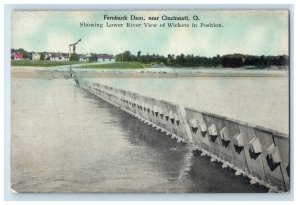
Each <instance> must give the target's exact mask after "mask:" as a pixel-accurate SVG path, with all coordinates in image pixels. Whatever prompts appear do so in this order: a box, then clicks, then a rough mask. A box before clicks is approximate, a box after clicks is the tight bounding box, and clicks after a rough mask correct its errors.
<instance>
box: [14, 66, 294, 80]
mask: <svg viewBox="0 0 300 205" xmlns="http://www.w3.org/2000/svg"><path fill="white" fill-rule="evenodd" d="M73 70H74V72H75V73H76V75H77V77H84V78H98V77H112V78H113V77H163V78H169V77H171V78H174V77H289V71H288V70H245V69H204V68H201V69H177V70H175V71H174V70H163V69H162V70H160V69H156V70H155V69H141V70H139V69H132V70H130V69H128V70H117V69H105V70H104V69H101V70H100V69H99V70H94V69H81V68H73ZM68 71H69V68H68V67H63V68H58V67H52V68H45V67H26V68H24V67H22V66H12V67H11V76H12V77H46V76H49V75H53V73H54V74H56V75H57V76H61V77H63V74H66V73H67V72H68Z"/></svg>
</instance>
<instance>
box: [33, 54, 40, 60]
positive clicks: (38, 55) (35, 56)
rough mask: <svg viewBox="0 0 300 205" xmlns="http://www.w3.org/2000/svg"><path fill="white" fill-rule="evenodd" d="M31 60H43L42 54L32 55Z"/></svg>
mask: <svg viewBox="0 0 300 205" xmlns="http://www.w3.org/2000/svg"><path fill="white" fill-rule="evenodd" d="M31 60H41V54H39V53H31Z"/></svg>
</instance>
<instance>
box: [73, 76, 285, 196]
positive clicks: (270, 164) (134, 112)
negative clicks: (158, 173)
mask: <svg viewBox="0 0 300 205" xmlns="http://www.w3.org/2000/svg"><path fill="white" fill-rule="evenodd" d="M75 81H76V83H77V85H78V86H79V87H81V88H83V89H85V90H86V91H88V92H90V93H92V94H93V95H95V96H97V97H99V98H100V99H102V100H104V101H106V102H108V103H110V104H112V105H113V106H115V107H116V108H118V109H120V110H122V111H124V112H126V113H128V114H130V115H131V116H133V117H135V118H137V119H138V120H139V121H141V122H143V123H145V124H146V125H147V126H149V127H150V128H151V129H152V130H153V131H159V132H161V133H162V134H164V135H165V137H168V138H171V139H176V141H177V142H178V143H179V144H188V145H191V146H192V147H193V152H194V153H195V154H199V156H200V157H209V158H210V161H211V162H218V163H221V164H222V166H221V169H231V170H234V172H235V175H236V176H246V177H248V178H249V180H250V184H259V185H263V186H265V187H267V188H268V189H269V190H270V191H271V192H286V191H289V186H290V185H289V184H290V183H289V181H290V179H289V172H290V171H289V167H290V161H289V160H290V159H289V147H290V145H289V136H288V134H285V133H282V132H280V131H278V130H275V129H269V128H265V127H263V126H257V125H252V124H250V123H245V122H243V121H239V120H235V119H232V118H230V117H227V116H223V115H218V114H215V113H211V112H207V111H203V110H199V109H197V107H196V108H195V107H193V106H185V105H183V104H176V103H175V102H170V101H166V100H163V99H159V98H157V97H153V96H147V95H143V94H141V93H138V92H132V91H128V90H125V89H120V88H117V87H114V86H108V85H105V84H102V83H101V82H98V81H97V80H96V79H95V78H88V79H85V78H80V77H78V78H77V77H76V76H75Z"/></svg>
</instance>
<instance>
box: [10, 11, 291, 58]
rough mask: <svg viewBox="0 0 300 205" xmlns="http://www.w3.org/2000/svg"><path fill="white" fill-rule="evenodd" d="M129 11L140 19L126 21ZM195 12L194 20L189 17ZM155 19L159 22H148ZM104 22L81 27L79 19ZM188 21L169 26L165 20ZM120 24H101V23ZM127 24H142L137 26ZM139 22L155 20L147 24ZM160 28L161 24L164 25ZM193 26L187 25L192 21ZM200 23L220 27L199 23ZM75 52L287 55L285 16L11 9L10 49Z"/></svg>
mask: <svg viewBox="0 0 300 205" xmlns="http://www.w3.org/2000/svg"><path fill="white" fill-rule="evenodd" d="M104 15H107V16H115V15H116V16H124V15H125V16H127V17H128V18H129V20H127V21H120V20H119V21H117V20H105V19H104ZM131 15H134V16H139V17H143V18H144V19H145V20H130V17H131ZM164 15H165V16H169V17H172V16H177V17H183V16H188V17H189V19H190V21H186V20H182V21H176V20H162V16H164ZM193 16H197V17H198V18H199V20H193ZM149 17H159V20H149V19H148V18H149ZM82 22H85V23H90V24H93V23H97V24H103V27H102V28H99V27H96V28H95V27H94V28H91V27H80V23H82ZM172 22H173V23H181V24H186V23H187V24H189V27H188V28H185V27H183V28H170V27H168V26H167V24H168V23H172ZM107 23H108V24H121V23H123V24H124V25H123V26H122V27H121V28H120V27H119V28H118V27H106V24H107ZM126 23H134V24H140V23H141V24H142V25H141V27H140V28H136V27H135V28H132V27H130V28H129V27H126V26H125V24H126ZM144 23H154V24H157V27H156V28H153V27H151V28H149V27H148V28H146V27H144ZM164 23H165V27H160V24H164ZM192 23H194V24H197V25H198V27H191V24H192ZM201 23H205V24H210V23H216V24H221V25H222V27H200V24H201ZM80 38H81V39H82V41H81V42H80V43H79V44H78V45H77V47H76V51H77V53H83V54H84V53H108V54H113V55H116V54H119V53H122V52H124V51H126V50H129V51H131V53H133V54H135V55H136V54H137V52H138V51H141V54H142V55H145V54H147V53H148V54H159V55H165V56H166V55H168V54H175V55H179V54H181V53H183V54H185V55H195V56H196V55H200V56H215V55H217V54H219V55H225V54H232V53H242V54H249V55H282V54H286V55H288V53H289V14H288V11H287V10H185V11H184V10H183V11H176V10H169V11H151V10H149V11H14V12H13V13H12V16H11V47H12V48H15V49H17V48H24V49H25V50H27V51H36V52H42V51H49V52H66V53H67V52H68V51H69V44H71V43H74V42H76V41H77V40H78V39H80Z"/></svg>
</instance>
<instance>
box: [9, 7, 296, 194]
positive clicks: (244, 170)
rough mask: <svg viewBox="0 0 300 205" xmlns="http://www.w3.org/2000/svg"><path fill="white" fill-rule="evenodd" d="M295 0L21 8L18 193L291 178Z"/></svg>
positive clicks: (17, 15)
mask: <svg viewBox="0 0 300 205" xmlns="http://www.w3.org/2000/svg"><path fill="white" fill-rule="evenodd" d="M289 26H290V25H289V11H288V10H274V9H273V10H272V9H271V10H259V9H257V10H224V9H223V10H222V9H220V10H94V11H75V10H74V11H61V10H51V11H50V10H49V11H45V10H43V11H42V10H40V11H38V10H35V11H33V10H30V11H26V10H14V11H13V12H12V15H11V153H10V155H11V156H10V157H11V169H10V170H11V173H10V174H11V175H10V177H11V182H10V183H11V190H12V192H14V193H124V194H125V193H164V194H166V193H268V192H274V193H287V192H289V191H290V131H289V119H290V114H289V83H290V81H289V75H290V74H289V70H290V56H289Z"/></svg>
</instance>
